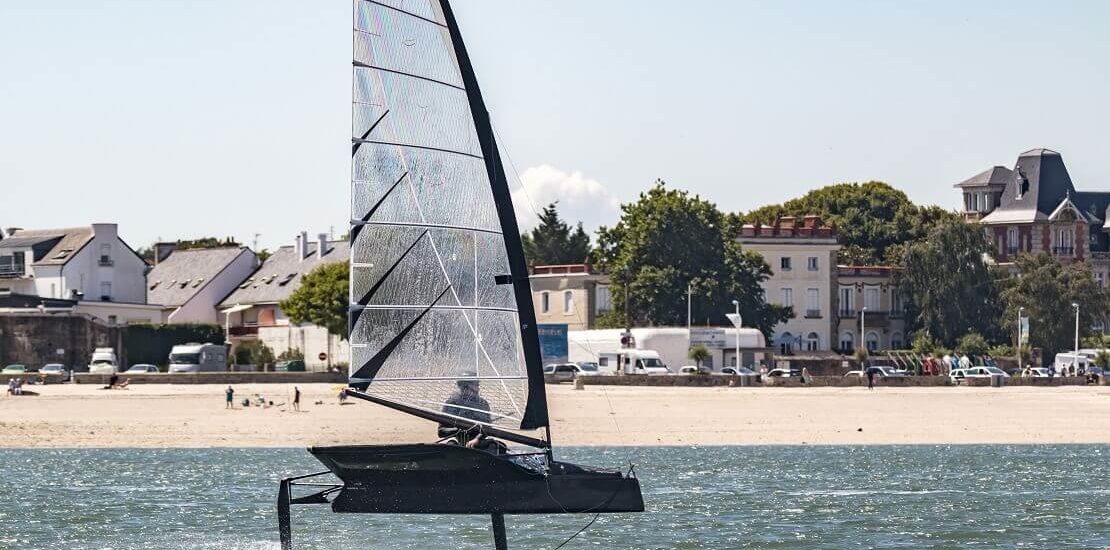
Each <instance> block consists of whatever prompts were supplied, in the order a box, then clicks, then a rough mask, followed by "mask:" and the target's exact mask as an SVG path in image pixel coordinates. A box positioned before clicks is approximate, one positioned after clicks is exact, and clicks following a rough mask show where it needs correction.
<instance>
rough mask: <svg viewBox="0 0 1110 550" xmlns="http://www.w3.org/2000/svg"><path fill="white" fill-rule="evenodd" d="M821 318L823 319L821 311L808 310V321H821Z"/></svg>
mask: <svg viewBox="0 0 1110 550" xmlns="http://www.w3.org/2000/svg"><path fill="white" fill-rule="evenodd" d="M820 318H821V310H819V309H807V310H806V319H820Z"/></svg>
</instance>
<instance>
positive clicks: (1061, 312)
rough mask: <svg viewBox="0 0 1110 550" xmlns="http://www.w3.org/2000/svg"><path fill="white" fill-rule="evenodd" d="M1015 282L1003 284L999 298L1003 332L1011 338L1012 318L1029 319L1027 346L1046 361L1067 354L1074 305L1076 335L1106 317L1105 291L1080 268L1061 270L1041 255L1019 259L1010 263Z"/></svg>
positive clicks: (1087, 268)
mask: <svg viewBox="0 0 1110 550" xmlns="http://www.w3.org/2000/svg"><path fill="white" fill-rule="evenodd" d="M1014 268H1015V270H1016V271H1017V276H1016V277H1012V278H1009V279H1007V280H1006V281H1005V283H1004V285H1003V287H1004V288H1003V290H1002V293H1001V296H1002V302H1003V303H1004V304H1005V319H1006V325H1005V326H1007V327H1013V329H1012V330H1013V331H1015V332H1016V330H1017V328H1016V325H1017V317H1018V312H1019V310H1020V309H1021V308H1024V309H1025V315H1027V316H1028V317H1029V341H1030V344H1032V346H1033V347H1035V348H1041V349H1042V350H1043V352H1044V353H1043V355H1042V357H1045V358H1048V359H1051V358H1052V357H1053V356H1055V355H1056V354H1057V353H1059V352H1061V351H1066V350H1070V349H1072V347H1073V346H1074V340H1073V339H1074V336H1075V310H1074V309H1073V308H1072V305H1071V304H1072V303H1078V304H1080V308H1079V334H1080V336H1083V335H1084V334H1087V333H1089V332H1090V329H1089V327H1090V326H1091V322H1092V321H1093V320H1094V319H1102V318H1105V317H1106V312H1107V304H1108V303H1110V300H1108V298H1107V293H1106V291H1105V289H1103V288H1102V287H1100V286H1099V284H1098V283H1097V282H1096V281H1095V278H1094V274H1093V273H1092V272H1091V267H1090V265H1088V264H1087V263H1086V262H1074V263H1071V264H1068V265H1063V264H1061V263H1060V262H1059V261H1057V260H1056V259H1055V258H1053V257H1052V256H1049V255H1047V254H1036V255H1030V254H1023V255H1021V256H1018V257H1017V258H1016V259H1015V260H1014Z"/></svg>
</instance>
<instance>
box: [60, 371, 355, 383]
mask: <svg viewBox="0 0 1110 550" xmlns="http://www.w3.org/2000/svg"><path fill="white" fill-rule="evenodd" d="M109 376H110V375H107V374H89V373H80V374H75V375H73V382H74V383H75V384H97V385H102V386H103V385H107V384H108V377H109ZM119 379H120V381H121V382H122V381H123V380H128V381H129V383H131V384H317V383H325V384H328V383H330V384H346V383H347V373H346V372H196V373H174V374H169V373H158V374H153V373H151V374H124V373H120V375H119Z"/></svg>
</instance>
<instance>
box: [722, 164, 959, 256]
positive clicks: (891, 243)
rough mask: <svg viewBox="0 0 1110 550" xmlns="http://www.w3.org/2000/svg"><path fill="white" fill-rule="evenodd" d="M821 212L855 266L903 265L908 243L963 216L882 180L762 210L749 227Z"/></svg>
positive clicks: (751, 214) (843, 253)
mask: <svg viewBox="0 0 1110 550" xmlns="http://www.w3.org/2000/svg"><path fill="white" fill-rule="evenodd" d="M809 214H815V215H819V216H821V217H822V219H823V221H825V222H826V223H829V224H835V225H836V227H837V233H838V238H839V240H840V244H841V245H843V248H842V249H841V251H840V254H839V256H840V262H841V263H844V264H849V265H874V264H877V263H888V264H894V265H896V264H899V263H901V257H902V255H903V254H904V252H905V244H906V243H910V242H915V241H920V240H922V239H923V238H924V237H925V236H926V235H927V234H928V233H929V231H930V230H931V229H932V228H933V227H935V226H936V225H938V224H940V223H941V222H945V221H951V220H954V219H958V217H957V216H956V215H955V214H954V213H952V212H948V211H946V210H944V209H942V208H939V207H936V206H929V207H919V206H916V205H914V204H913V202H911V201H910V199H909V197H907V196H906V194H905V193H903V192H901V191H899V190H897V189H895V188H893V187H891V186H890V185H888V184H886V183H883V182H880V181H869V182H866V183H841V184H836V185H829V186H825V187H822V188H819V189H815V190H813V191H810V192H809V193H806V194H805V195H804V196H802V197H799V198H797V199H793V200H789V201H786V202H785V203H783V204H781V205H769V206H764V207H762V208H758V209H756V210H753V211H751V212H749V213H748V214H746V215H744V216H742V221H743V222H744V223H762V224H765V225H771V224H774V223H775V221H776V220H778V218H780V217H782V216H805V215H809Z"/></svg>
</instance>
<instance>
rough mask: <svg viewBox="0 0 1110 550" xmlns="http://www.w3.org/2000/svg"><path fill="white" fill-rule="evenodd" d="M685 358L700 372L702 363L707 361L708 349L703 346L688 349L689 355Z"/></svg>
mask: <svg viewBox="0 0 1110 550" xmlns="http://www.w3.org/2000/svg"><path fill="white" fill-rule="evenodd" d="M687 356H688V357H689V358H690V360H691V361H693V362H694V364H695V365H697V366H698V369H699V370H700V369H701V364H702V362H704V361H705V360H706V359H709V349H708V348H706V347H705V346H700V345H699V346H694V347H692V348H690V353H689V354H688V355H687Z"/></svg>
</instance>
